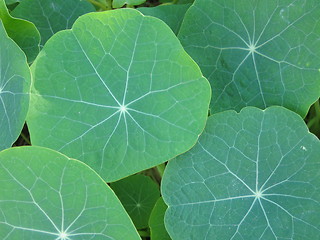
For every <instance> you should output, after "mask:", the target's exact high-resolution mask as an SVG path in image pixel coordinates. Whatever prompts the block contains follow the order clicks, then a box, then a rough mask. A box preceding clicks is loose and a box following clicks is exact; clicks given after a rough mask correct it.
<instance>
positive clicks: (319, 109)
mask: <svg viewBox="0 0 320 240" xmlns="http://www.w3.org/2000/svg"><path fill="white" fill-rule="evenodd" d="M313 107H314V117H313V118H311V119H310V120H309V122H308V124H307V126H308V128H309V129H310V128H311V127H312V126H313V125H314V124H316V123H318V124H319V125H320V101H319V100H317V101H316V102H315V103H314V104H313ZM318 128H320V126H318V127H316V129H318Z"/></svg>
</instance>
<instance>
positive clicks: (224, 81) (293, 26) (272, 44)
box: [178, 0, 320, 116]
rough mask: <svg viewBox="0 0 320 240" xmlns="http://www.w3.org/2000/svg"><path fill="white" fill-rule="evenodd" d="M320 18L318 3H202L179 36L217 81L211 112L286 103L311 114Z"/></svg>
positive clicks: (319, 62) (317, 82)
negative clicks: (309, 111) (309, 110)
mask: <svg viewBox="0 0 320 240" xmlns="http://www.w3.org/2000/svg"><path fill="white" fill-rule="evenodd" d="M319 20H320V1H318V0H281V1H279V0H261V1H252V0H242V1H238V0H228V1H225V0H197V1H195V3H194V4H193V5H192V6H191V7H190V8H189V10H188V11H187V13H186V15H185V18H184V21H183V23H182V25H181V28H180V32H179V35H178V37H179V39H180V40H181V43H182V45H183V46H184V47H185V49H186V51H187V52H188V53H189V54H190V55H191V57H193V59H195V61H196V62H197V63H198V64H199V66H200V68H201V70H202V72H203V74H204V76H206V77H207V78H208V80H209V81H210V83H211V86H212V100H211V104H210V108H211V112H213V113H215V112H220V111H224V110H228V109H233V110H236V111H239V110H241V108H243V107H245V106H248V105H250V106H256V107H260V108H265V107H267V106H271V105H281V106H284V107H286V108H289V109H291V110H293V111H295V112H297V113H299V114H300V115H301V116H305V115H306V114H307V112H308V109H309V107H310V106H311V104H312V103H313V102H315V101H316V99H317V98H319V95H320V38H319V36H320V21H319Z"/></svg>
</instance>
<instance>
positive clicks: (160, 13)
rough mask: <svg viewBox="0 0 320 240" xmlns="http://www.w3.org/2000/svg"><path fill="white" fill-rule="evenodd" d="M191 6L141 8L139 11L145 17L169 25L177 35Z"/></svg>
mask: <svg viewBox="0 0 320 240" xmlns="http://www.w3.org/2000/svg"><path fill="white" fill-rule="evenodd" d="M190 5H191V4H178V5H172V4H171V5H160V6H157V7H141V8H137V10H139V11H140V12H141V13H143V14H144V15H147V16H153V17H157V18H159V19H161V20H162V21H164V22H165V23H166V24H168V26H169V27H170V28H171V29H172V31H173V32H174V33H175V34H178V31H179V29H180V25H181V22H182V20H183V17H184V15H185V13H186V11H187V10H188V8H189V7H190Z"/></svg>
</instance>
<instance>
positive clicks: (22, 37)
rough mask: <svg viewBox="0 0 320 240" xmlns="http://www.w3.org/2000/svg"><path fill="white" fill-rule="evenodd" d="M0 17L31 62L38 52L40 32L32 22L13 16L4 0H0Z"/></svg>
mask: <svg viewBox="0 0 320 240" xmlns="http://www.w3.org/2000/svg"><path fill="white" fill-rule="evenodd" d="M0 19H1V20H2V22H3V25H4V27H5V29H6V31H7V33H8V35H9V37H10V38H12V39H13V40H14V41H15V42H16V43H17V44H18V45H19V47H20V48H21V49H22V50H23V51H24V53H25V54H26V55H27V58H28V62H29V63H31V62H32V61H33V60H34V59H35V58H36V56H37V55H38V53H39V43H40V33H39V32H38V30H37V28H36V27H35V26H34V24H33V23H31V22H28V21H25V20H22V19H18V18H13V17H11V15H10V14H9V12H8V9H7V7H6V4H5V2H4V0H0Z"/></svg>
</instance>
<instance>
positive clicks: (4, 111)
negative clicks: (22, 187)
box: [0, 19, 31, 150]
mask: <svg viewBox="0 0 320 240" xmlns="http://www.w3.org/2000/svg"><path fill="white" fill-rule="evenodd" d="M30 79H31V73H30V69H29V66H28V64H27V60H26V57H25V55H24V53H23V52H22V51H21V49H20V48H19V47H18V46H17V44H16V43H15V42H14V41H13V40H12V39H10V38H9V37H8V35H7V33H6V31H5V29H4V26H3V24H2V21H1V19H0V150H3V149H5V148H9V147H10V146H11V145H12V144H13V143H14V142H15V140H16V139H17V138H18V136H19V134H20V132H21V130H22V127H23V124H24V122H25V119H26V115H27V111H28V106H29V92H30V81H31V80H30Z"/></svg>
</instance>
